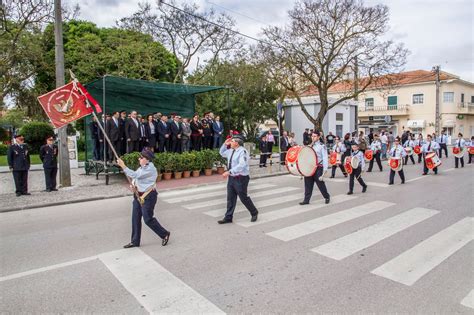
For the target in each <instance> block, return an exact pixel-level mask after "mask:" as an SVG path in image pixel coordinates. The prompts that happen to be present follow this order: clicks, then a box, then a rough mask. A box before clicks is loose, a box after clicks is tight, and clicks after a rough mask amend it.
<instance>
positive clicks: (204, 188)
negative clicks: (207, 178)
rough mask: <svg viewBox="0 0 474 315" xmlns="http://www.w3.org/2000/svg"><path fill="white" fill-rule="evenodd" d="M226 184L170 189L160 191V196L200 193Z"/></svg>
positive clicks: (168, 196)
mask: <svg viewBox="0 0 474 315" xmlns="http://www.w3.org/2000/svg"><path fill="white" fill-rule="evenodd" d="M226 186H227V184H226V183H224V184H212V185H207V186H201V187H195V188H188V189H177V190H171V191H164V192H162V193H160V197H162V198H171V197H176V196H181V195H183V194H194V193H201V192H205V191H215V190H217V189H224V188H225V187H226Z"/></svg>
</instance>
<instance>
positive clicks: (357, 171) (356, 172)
mask: <svg viewBox="0 0 474 315" xmlns="http://www.w3.org/2000/svg"><path fill="white" fill-rule="evenodd" d="M352 156H357V157H358V158H359V165H358V166H357V168H353V170H352V173H351V176H350V177H349V192H348V193H347V194H348V195H352V194H353V193H354V178H356V179H357V181H358V182H359V184H360V185H361V186H362V192H363V193H365V192H366V191H367V185H366V184H365V183H364V180H363V179H362V177H361V176H362V170H363V169H364V168H365V159H364V154H363V153H362V152H361V151H359V145H358V144H357V143H355V142H354V143H352Z"/></svg>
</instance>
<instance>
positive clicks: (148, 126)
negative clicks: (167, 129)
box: [144, 114, 158, 151]
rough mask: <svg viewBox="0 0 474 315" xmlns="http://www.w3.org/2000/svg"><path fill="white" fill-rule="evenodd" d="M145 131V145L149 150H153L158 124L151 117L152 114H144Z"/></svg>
mask: <svg viewBox="0 0 474 315" xmlns="http://www.w3.org/2000/svg"><path fill="white" fill-rule="evenodd" d="M144 126H145V133H146V138H147V143H146V147H147V148H148V149H150V150H151V151H155V146H156V142H157V141H156V136H157V134H158V126H157V123H156V121H155V120H154V119H153V115H152V114H150V115H147V116H146V123H145V124H144Z"/></svg>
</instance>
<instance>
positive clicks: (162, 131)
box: [158, 115, 170, 152]
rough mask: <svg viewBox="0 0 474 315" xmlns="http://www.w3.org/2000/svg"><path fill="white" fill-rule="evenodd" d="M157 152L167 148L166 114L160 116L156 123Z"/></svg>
mask: <svg viewBox="0 0 474 315" xmlns="http://www.w3.org/2000/svg"><path fill="white" fill-rule="evenodd" d="M158 141H159V145H158V152H165V148H166V150H168V147H169V141H170V127H169V125H168V116H166V115H163V116H161V121H160V122H159V123H158Z"/></svg>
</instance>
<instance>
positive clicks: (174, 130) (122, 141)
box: [89, 111, 224, 161]
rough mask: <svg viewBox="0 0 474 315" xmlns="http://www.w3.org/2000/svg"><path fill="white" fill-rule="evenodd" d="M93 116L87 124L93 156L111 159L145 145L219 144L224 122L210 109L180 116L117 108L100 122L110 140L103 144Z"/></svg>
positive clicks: (160, 148) (163, 148) (157, 148)
mask: <svg viewBox="0 0 474 315" xmlns="http://www.w3.org/2000/svg"><path fill="white" fill-rule="evenodd" d="M98 124H99V122H98V121H97V120H96V119H95V118H93V121H92V122H91V123H90V125H89V130H90V132H91V138H92V141H93V158H94V160H103V159H104V147H105V148H106V149H105V155H106V159H107V160H109V161H112V160H113V159H114V154H113V150H112V147H113V148H114V149H115V151H116V152H117V154H118V155H123V154H125V153H130V152H135V151H141V150H142V149H144V148H148V149H149V150H151V151H154V152H177V153H181V152H186V151H190V150H196V151H200V150H203V149H213V148H219V147H220V146H221V144H222V137H223V133H224V125H223V124H222V122H221V121H220V117H219V116H214V114H213V113H212V112H208V113H205V114H204V117H202V118H200V117H199V115H198V114H195V115H194V116H193V117H192V118H186V117H181V116H179V115H178V114H176V113H171V114H170V115H169V116H168V115H165V114H162V113H155V114H148V115H146V116H141V115H139V114H138V113H137V112H136V111H132V112H130V113H127V112H126V111H120V112H119V111H116V112H113V113H111V114H109V115H105V119H102V121H101V122H100V124H101V125H102V126H103V127H104V130H105V132H106V134H107V136H108V138H109V139H110V141H111V143H112V147H111V146H109V145H108V144H105V145H104V141H105V139H104V136H103V133H102V131H101V129H100V127H99V126H98Z"/></svg>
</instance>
